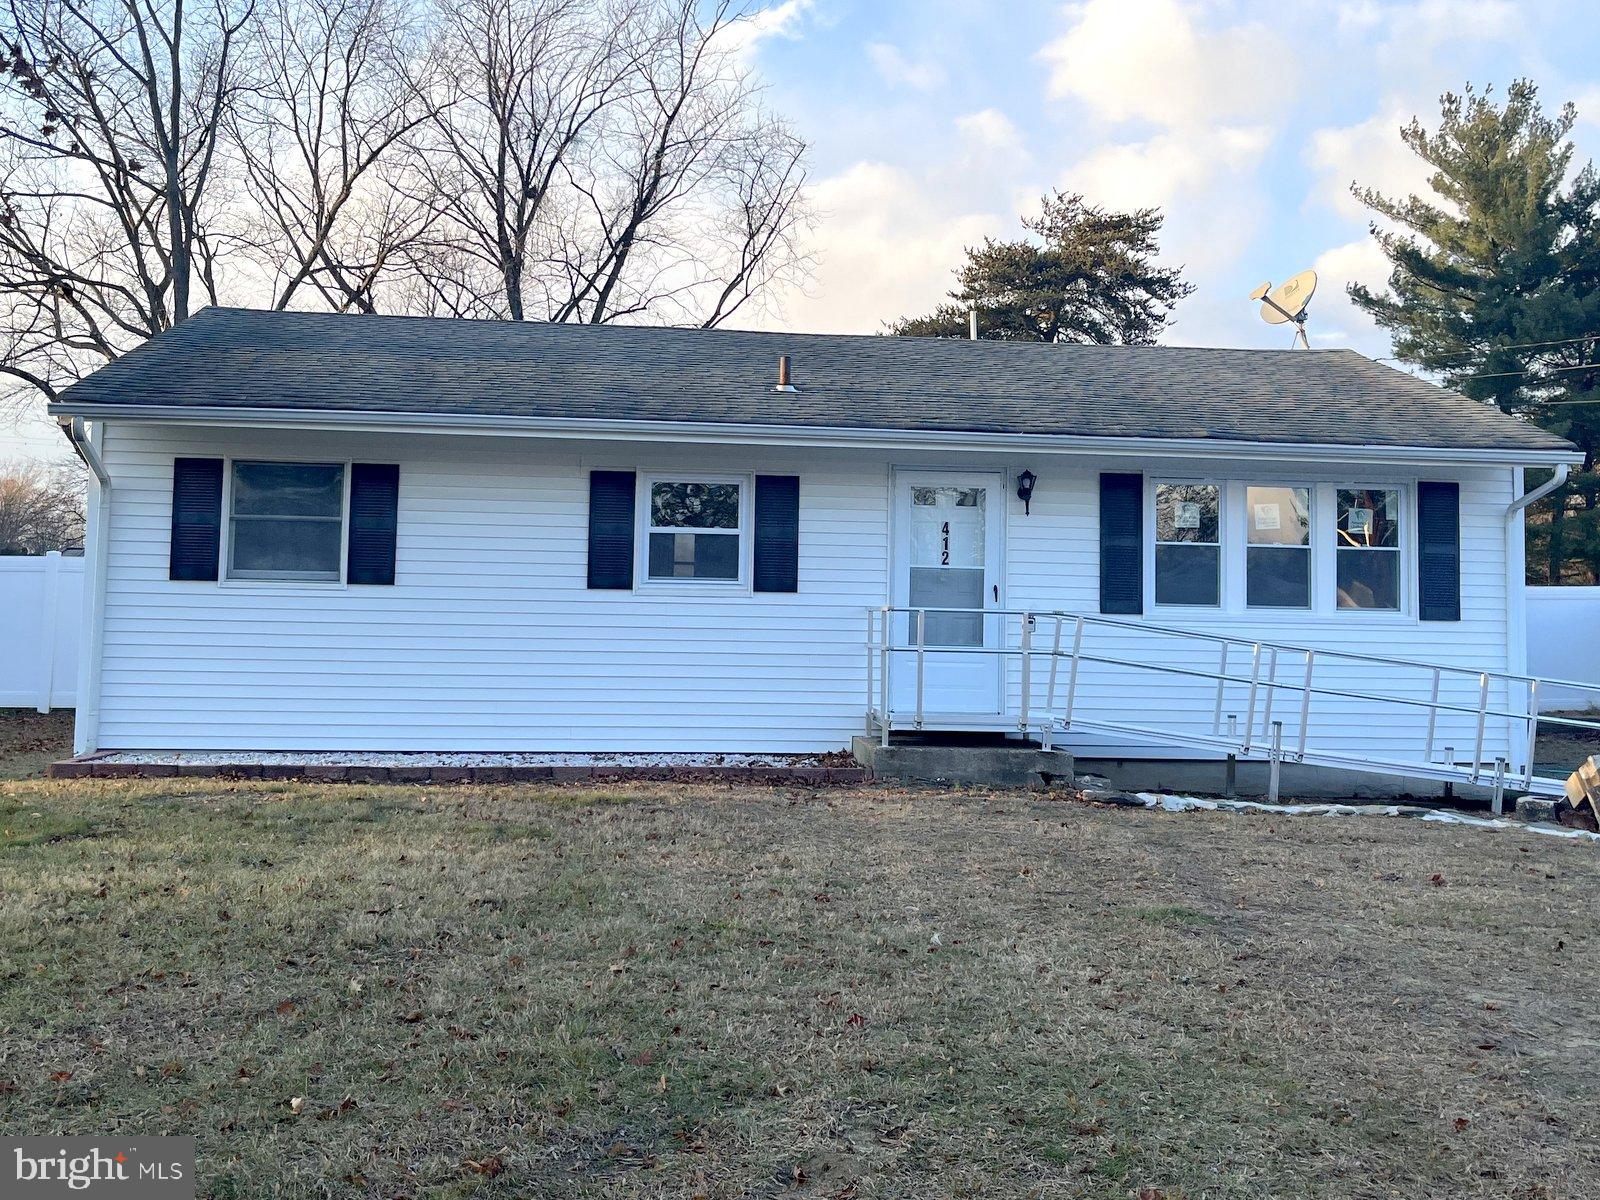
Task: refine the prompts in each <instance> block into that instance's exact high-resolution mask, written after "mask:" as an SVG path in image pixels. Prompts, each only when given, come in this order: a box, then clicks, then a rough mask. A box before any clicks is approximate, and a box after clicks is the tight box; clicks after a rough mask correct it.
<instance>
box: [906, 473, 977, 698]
mask: <svg viewBox="0 0 1600 1200" xmlns="http://www.w3.org/2000/svg"><path fill="white" fill-rule="evenodd" d="M1003 483H1004V480H1003V477H1002V476H999V475H989V474H977V473H971V472H947V471H899V472H896V474H895V488H894V494H895V512H894V530H895V554H894V563H895V566H894V578H893V604H894V605H895V607H897V608H925V609H977V610H993V609H997V608H999V607H1000V600H1001V597H1002V596H1003V595H1004V593H1005V588H1004V584H1003V581H1002V579H1001V563H1002V561H1003V557H1002V554H1001V549H1002V548H1001V544H1000V543H1001V530H1002V527H1003V522H1004V519H1005V494H1004V491H1003ZM923 621H924V624H923V645H924V647H925V648H926V649H925V650H924V654H923V669H922V711H923V712H925V713H930V714H931V713H974V714H995V713H999V712H1001V711H1002V707H1001V680H1002V678H1003V665H1002V658H1001V656H1000V655H998V654H975V653H971V651H974V650H979V649H982V648H984V647H988V648H990V649H998V648H999V647H1000V645H1001V639H1002V638H1003V637H1004V633H1005V631H1004V628H1003V626H1004V618H1002V617H999V616H994V615H985V613H984V612H983V611H978V612H928V613H927V614H926V615H925V616H924V618H923ZM893 633H894V638H895V642H896V644H898V645H900V646H905V647H908V648H910V647H915V646H916V644H917V619H916V615H915V614H914V613H898V614H896V616H895V618H894V624H893ZM894 660H895V661H894V663H893V666H892V668H891V675H890V686H891V695H890V705H891V707H893V708H894V709H895V710H896V711H898V712H901V713H909V712H913V711H915V710H916V708H917V659H916V655H915V654H896V655H895V656H894Z"/></svg>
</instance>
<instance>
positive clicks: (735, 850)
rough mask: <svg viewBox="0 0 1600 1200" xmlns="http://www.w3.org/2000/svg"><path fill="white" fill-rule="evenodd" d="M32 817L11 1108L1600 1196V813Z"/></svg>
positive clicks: (77, 1115) (31, 792) (483, 799)
mask: <svg viewBox="0 0 1600 1200" xmlns="http://www.w3.org/2000/svg"><path fill="white" fill-rule="evenodd" d="M0 825H3V826H4V828H5V837H6V840H5V844H4V847H3V848H0V1128H4V1129H6V1130H8V1131H19V1132H22V1131H26V1132H32V1133H46V1132H58V1131H59V1132H70V1133H88V1132H101V1131H106V1130H110V1129H117V1130H122V1131H137V1132H142V1133H184V1134H190V1133H192V1134H194V1135H195V1136H196V1137H197V1138H198V1139H199V1160H200V1180H201V1191H202V1193H203V1194H205V1195H210V1196H268V1195H286V1196H305V1195H316V1196H346V1195H348V1196H374V1197H378V1196H381V1197H391V1196H409V1197H423V1196H481V1197H511V1196H552V1197H575V1196H594V1197H601V1196H604V1197H634V1196H639V1197H646V1196H648V1197H692V1196H704V1197H707V1198H708V1200H710V1198H722V1197H796V1198H802V1197H804V1198H815V1197H839V1198H846V1200H847V1198H851V1197H857V1198H866V1197H907V1198H910V1197H944V1196H985V1197H1025V1196H1034V1197H1040V1198H1054V1197H1077V1196H1088V1197H1117V1198H1123V1197H1143V1198H1144V1200H1153V1198H1160V1197H1165V1198H1169V1200H1170V1198H1173V1197H1189V1198H1197V1197H1262V1196H1317V1197H1376V1196H1403V1197H1423V1196H1450V1197H1472V1196H1484V1197H1488V1196H1494V1197H1505V1196H1513V1197H1528V1198H1531V1197H1593V1196H1596V1195H1600V1138H1597V1137H1596V1136H1595V1133H1596V1130H1597V1129H1600V1099H1597V1097H1600V1065H1597V1059H1596V1053H1595V1052H1596V1049H1597V1048H1600V1034H1597V1032H1596V1025H1595V997H1596V996H1597V995H1600V960H1597V955H1596V948H1597V947H1596V938H1595V935H1594V932H1593V914H1594V903H1593V897H1594V896H1595V894H1596V890H1597V884H1600V870H1597V863H1600V858H1597V853H1600V852H1597V849H1596V847H1594V846H1593V845H1589V844H1576V843H1569V842H1563V841H1558V840H1556V839H1551V838H1543V837H1536V836H1533V835H1529V834H1524V833H1520V832H1484V831H1479V830H1467V829H1463V828H1459V827H1456V828H1452V827H1448V826H1439V825H1431V824H1423V823H1420V822H1415V821H1399V820H1390V819H1382V818H1352V819H1339V820H1336V819H1325V818H1313V817H1299V818H1266V817H1249V816H1227V815H1203V814H1191V815H1181V816H1176V815H1164V814H1158V813H1147V812H1143V811H1127V810H1102V809H1096V808H1091V807H1087V806H1084V805H1081V804H1078V803H1074V802H1072V801H1071V800H1066V799H1050V798H1046V797H1041V796H1035V795H1020V794H983V793H976V792H938V791H923V792H911V791H903V790H889V789H861V790H855V791H834V792H808V791H797V790H771V789H758V788H717V787H709V786H695V787H669V786H665V785H640V786H632V787H627V788H625V789H611V790H606V789H600V788H594V787H590V788H580V789H571V790H563V789H551V788H536V787H479V788H406V787H367V786H360V785H327V786H316V787H313V786H304V785H293V784H268V783H258V784H226V783H220V782H215V783H214V782H209V781H204V782H203V781H193V782H182V783H179V782H174V781H148V782H137V783H129V782H111V781H87V780H85V781H71V782H47V781H42V780H19V781H13V782H8V783H0Z"/></svg>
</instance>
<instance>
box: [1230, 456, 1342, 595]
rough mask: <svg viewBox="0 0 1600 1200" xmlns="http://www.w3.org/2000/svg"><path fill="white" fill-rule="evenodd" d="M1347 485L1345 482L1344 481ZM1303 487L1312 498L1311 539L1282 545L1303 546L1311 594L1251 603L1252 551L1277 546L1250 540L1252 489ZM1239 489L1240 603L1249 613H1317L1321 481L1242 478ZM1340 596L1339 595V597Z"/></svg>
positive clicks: (1289, 547) (1310, 511)
mask: <svg viewBox="0 0 1600 1200" xmlns="http://www.w3.org/2000/svg"><path fill="white" fill-rule="evenodd" d="M1341 486H1343V485H1341ZM1253 487H1254V488H1299V489H1301V490H1302V491H1304V492H1305V493H1306V494H1307V496H1308V497H1309V498H1310V502H1311V503H1310V507H1309V508H1308V510H1307V514H1306V520H1307V529H1306V537H1307V539H1308V540H1307V541H1306V544H1305V545H1304V546H1281V545H1280V546H1278V547H1277V548H1278V549H1283V550H1302V551H1304V552H1305V556H1306V561H1307V566H1308V570H1307V574H1308V576H1309V583H1308V585H1307V586H1308V587H1309V588H1310V592H1309V594H1308V595H1307V596H1306V602H1305V603H1304V604H1251V603H1250V551H1251V549H1252V548H1265V549H1273V548H1274V547H1273V546H1272V545H1271V544H1270V543H1265V542H1261V543H1257V542H1252V541H1251V540H1250V489H1251V488H1253ZM1238 490H1239V503H1238V508H1239V545H1240V547H1241V550H1240V555H1239V603H1240V604H1241V605H1243V608H1244V611H1245V612H1247V613H1291V614H1292V613H1315V612H1316V611H1317V588H1318V587H1319V586H1320V585H1321V582H1322V572H1321V571H1320V570H1318V567H1317V518H1318V514H1319V512H1320V511H1321V509H1322V504H1321V503H1320V500H1319V497H1318V495H1317V485H1316V484H1314V483H1312V482H1310V481H1309V480H1304V479H1295V480H1287V479H1241V480H1239V481H1238ZM1336 599H1337V598H1336Z"/></svg>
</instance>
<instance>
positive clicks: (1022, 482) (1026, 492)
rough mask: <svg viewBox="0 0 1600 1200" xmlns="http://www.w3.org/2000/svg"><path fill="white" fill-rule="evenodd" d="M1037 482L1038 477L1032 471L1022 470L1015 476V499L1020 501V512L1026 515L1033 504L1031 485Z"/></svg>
mask: <svg viewBox="0 0 1600 1200" xmlns="http://www.w3.org/2000/svg"><path fill="white" fill-rule="evenodd" d="M1038 482H1039V477H1038V476H1037V475H1035V474H1034V473H1033V472H1032V471H1024V472H1023V473H1022V474H1021V475H1018V476H1017V499H1018V500H1021V501H1022V512H1023V515H1024V516H1026V515H1027V514H1028V511H1029V509H1030V508H1031V507H1032V505H1033V485H1034V484H1036V483H1038Z"/></svg>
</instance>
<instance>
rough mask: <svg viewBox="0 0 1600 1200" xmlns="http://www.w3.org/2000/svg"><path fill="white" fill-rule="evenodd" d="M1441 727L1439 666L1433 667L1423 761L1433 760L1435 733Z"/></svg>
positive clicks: (1429, 761)
mask: <svg viewBox="0 0 1600 1200" xmlns="http://www.w3.org/2000/svg"><path fill="white" fill-rule="evenodd" d="M1438 727H1439V668H1438V667H1435V668H1434V669H1433V694H1432V695H1431V696H1429V697H1428V741H1427V746H1426V749H1425V751H1424V753H1423V756H1422V761H1423V762H1425V763H1431V762H1432V761H1433V735H1434V732H1435V730H1437V729H1438Z"/></svg>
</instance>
